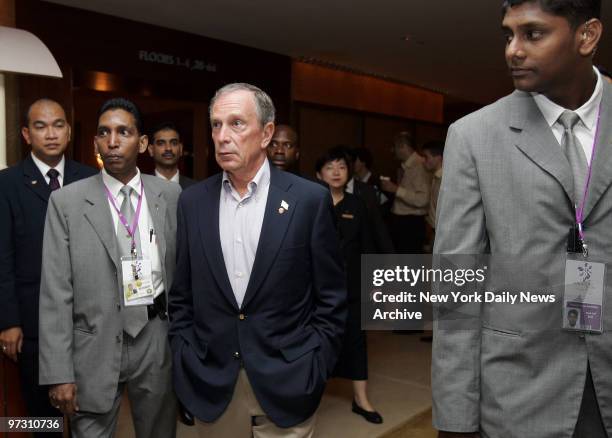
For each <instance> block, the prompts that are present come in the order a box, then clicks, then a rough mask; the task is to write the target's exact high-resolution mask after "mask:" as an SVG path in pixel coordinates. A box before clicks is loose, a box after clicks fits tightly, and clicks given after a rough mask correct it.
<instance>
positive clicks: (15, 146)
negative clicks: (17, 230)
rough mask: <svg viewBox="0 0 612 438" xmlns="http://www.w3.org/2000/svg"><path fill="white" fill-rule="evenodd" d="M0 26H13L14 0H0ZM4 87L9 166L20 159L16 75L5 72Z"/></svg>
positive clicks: (7, 160) (7, 159)
mask: <svg viewBox="0 0 612 438" xmlns="http://www.w3.org/2000/svg"><path fill="white" fill-rule="evenodd" d="M0 26H7V27H15V0H0ZM4 87H5V104H6V113H5V116H6V162H7V164H8V165H9V166H11V165H13V164H15V163H16V162H17V161H19V160H20V159H21V140H20V134H19V128H20V127H19V114H20V109H19V94H18V82H17V77H16V76H15V75H13V74H5V75H4Z"/></svg>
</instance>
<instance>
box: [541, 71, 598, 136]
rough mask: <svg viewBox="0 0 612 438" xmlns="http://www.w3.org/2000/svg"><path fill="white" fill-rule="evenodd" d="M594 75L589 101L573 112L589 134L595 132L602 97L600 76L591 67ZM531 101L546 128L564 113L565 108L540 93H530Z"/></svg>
mask: <svg viewBox="0 0 612 438" xmlns="http://www.w3.org/2000/svg"><path fill="white" fill-rule="evenodd" d="M593 70H594V71H595V74H596V75H597V83H596V84H595V91H593V94H592V95H591V97H590V99H589V100H588V101H587V102H585V103H584V105H582V106H581V107H580V108H578V109H577V110H574V112H575V113H576V114H578V116H579V117H580V121H581V122H582V124H583V125H584V126H585V127H586V128H587V129H588V130H589V131H591V132H595V128H596V125H597V112H598V110H599V105H600V104H601V99H602V97H603V82H602V79H601V74H599V71H597V69H596V68H595V67H593ZM531 95H532V96H533V99H534V100H535V102H536V104H537V105H538V108H540V112H541V113H542V115H543V116H544V119H546V123H548V126H550V127H552V126H553V125H554V124H555V123H556V122H557V120H559V117H560V116H561V114H562V113H563V111H566V110H567V108H563V107H562V106H561V105H557V104H556V103H555V102H553V101H552V100H550V99H549V98H548V97H546V96H544V95H543V94H540V93H531Z"/></svg>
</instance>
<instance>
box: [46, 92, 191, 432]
mask: <svg viewBox="0 0 612 438" xmlns="http://www.w3.org/2000/svg"><path fill="white" fill-rule="evenodd" d="M141 120H142V119H141V116H140V112H139V110H138V108H137V107H136V106H135V105H134V104H133V103H132V102H130V101H127V100H125V99H111V100H109V101H107V102H106V103H104V104H103V105H102V107H101V109H100V111H99V113H98V129H97V133H96V137H95V139H94V145H95V148H96V151H97V152H98V153H99V154H100V156H101V158H102V161H103V162H104V169H103V170H102V172H100V173H99V174H98V175H95V176H92V177H90V178H87V179H84V180H82V181H80V182H79V183H78V184H73V185H71V186H68V187H66V188H65V189H63V190H59V191H57V192H55V193H54V194H53V195H52V196H51V199H50V202H49V208H48V212H47V219H46V223H45V234H44V239H43V264H42V279H41V293H40V294H41V296H40V382H41V384H46V385H51V387H50V389H49V399H50V401H51V404H52V405H53V406H55V407H56V408H58V409H60V410H61V411H62V412H63V413H65V414H68V415H71V424H72V431H73V436H75V437H77V438H79V437H87V438H89V437H109V438H110V437H111V436H113V435H114V432H115V426H116V424H117V415H118V412H119V406H120V404H121V398H122V395H123V390H124V389H127V393H128V396H129V399H130V405H131V410H132V417H133V420H134V429H135V431H136V436H137V437H139V438H145V437H149V438H150V437H159V438H169V437H173V436H174V435H175V432H176V399H175V397H174V393H173V390H172V384H171V356H170V347H169V344H168V338H167V331H168V321H167V314H166V302H167V300H166V293H167V291H168V290H169V287H170V284H171V283H172V276H173V274H174V264H175V252H176V251H175V238H176V205H177V201H178V195H179V192H180V187H179V186H178V185H177V184H171V183H169V182H165V181H163V180H161V179H160V178H157V177H154V176H150V175H142V174H141V173H140V171H139V170H138V168H137V167H136V159H137V157H138V154H139V153H143V152H144V151H145V150H146V148H147V136H146V135H143V134H142V132H143V130H142V121H141Z"/></svg>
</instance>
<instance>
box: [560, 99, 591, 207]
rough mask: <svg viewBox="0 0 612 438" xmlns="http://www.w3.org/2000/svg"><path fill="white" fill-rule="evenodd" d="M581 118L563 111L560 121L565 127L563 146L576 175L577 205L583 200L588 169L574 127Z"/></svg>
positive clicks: (575, 194)
mask: <svg viewBox="0 0 612 438" xmlns="http://www.w3.org/2000/svg"><path fill="white" fill-rule="evenodd" d="M579 120H580V116H578V114H576V113H575V112H573V111H567V110H566V111H563V114H561V116H559V123H560V124H561V125H562V126H563V128H564V129H565V132H564V133H563V138H562V139H561V147H562V148H563V152H565V156H566V157H567V161H569V164H570V167H571V168H572V175H573V177H574V203H575V205H576V206H579V205H580V202H581V201H582V195H583V191H584V184H585V180H586V174H587V170H588V164H587V160H586V155H585V154H584V149H582V145H581V144H580V141H579V140H578V138H577V137H576V134H575V133H574V127H575V126H576V123H578V121H579Z"/></svg>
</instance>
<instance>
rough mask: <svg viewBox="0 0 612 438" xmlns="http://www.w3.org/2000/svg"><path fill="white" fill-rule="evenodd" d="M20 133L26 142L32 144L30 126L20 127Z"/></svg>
mask: <svg viewBox="0 0 612 438" xmlns="http://www.w3.org/2000/svg"><path fill="white" fill-rule="evenodd" d="M21 135H22V136H23V139H24V140H25V142H26V143H27V144H29V145H31V144H32V137H30V128H28V127H27V126H24V127H23V128H21Z"/></svg>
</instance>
